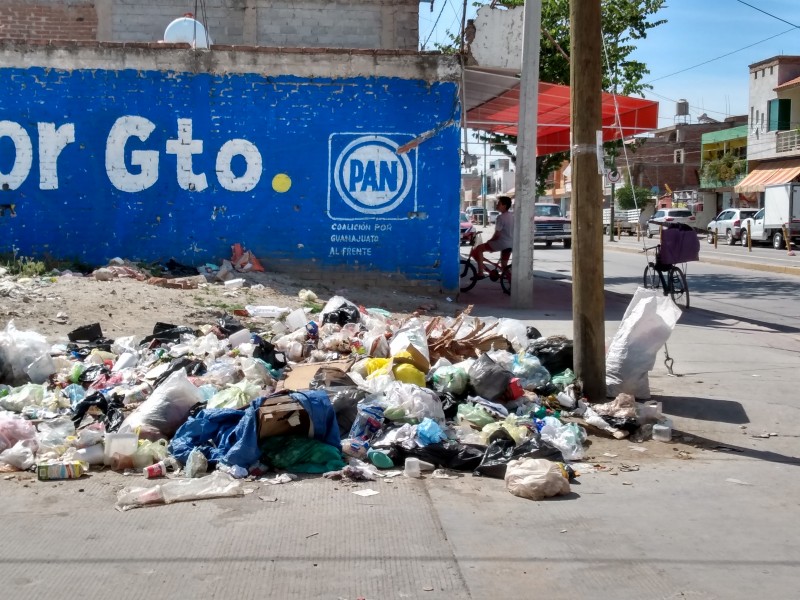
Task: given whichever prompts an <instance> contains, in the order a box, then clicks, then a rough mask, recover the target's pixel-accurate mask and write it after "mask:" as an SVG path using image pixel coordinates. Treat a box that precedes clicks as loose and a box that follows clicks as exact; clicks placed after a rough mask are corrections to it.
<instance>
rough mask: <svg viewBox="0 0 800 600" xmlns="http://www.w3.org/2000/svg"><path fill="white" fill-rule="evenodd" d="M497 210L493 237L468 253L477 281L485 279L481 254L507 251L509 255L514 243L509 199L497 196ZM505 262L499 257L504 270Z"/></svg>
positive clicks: (506, 260)
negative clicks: (475, 265) (476, 273)
mask: <svg viewBox="0 0 800 600" xmlns="http://www.w3.org/2000/svg"><path fill="white" fill-rule="evenodd" d="M497 210H499V211H500V214H499V215H498V216H497V221H496V222H495V225H494V235H493V236H492V237H491V238H489V241H487V242H484V243H483V244H479V245H478V246H475V247H474V248H473V249H472V252H470V256H471V257H472V258H474V259H475V262H476V263H477V268H478V279H484V278H486V277H487V275H486V271H485V270H484V268H483V253H484V252H502V251H503V250H508V251H509V252H508V253H505V254H510V251H511V246H512V245H513V243H514V215H512V214H511V213H510V212H509V211H510V210H511V198H509V197H508V196H498V197H497ZM507 262H508V259H507V258H506V257H505V256H502V255H501V259H500V264H501V266H502V267H503V268H505V266H506V263H507Z"/></svg>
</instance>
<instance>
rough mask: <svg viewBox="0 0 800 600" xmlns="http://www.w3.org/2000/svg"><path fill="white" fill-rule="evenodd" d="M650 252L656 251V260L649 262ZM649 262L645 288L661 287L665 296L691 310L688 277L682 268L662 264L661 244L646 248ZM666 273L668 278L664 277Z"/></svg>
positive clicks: (645, 272) (645, 269)
mask: <svg viewBox="0 0 800 600" xmlns="http://www.w3.org/2000/svg"><path fill="white" fill-rule="evenodd" d="M650 250H655V260H652V261H651V260H649V257H650V254H649V252H650ZM644 252H645V253H646V254H647V257H648V262H647V266H646V267H645V268H644V287H645V288H648V289H656V288H658V287H659V284H660V286H661V289H663V290H664V295H665V296H667V295H669V296H670V297H671V298H672V301H673V302H674V303H675V304H677V305H678V306H681V307H683V308H687V309H688V308H689V284H688V283H686V275H684V273H683V270H681V268H680V267H678V266H676V265H674V264H670V263H663V262H661V244H658V245H656V246H650V247H649V248H645V249H644ZM665 273H666V276H665V275H664V274H665Z"/></svg>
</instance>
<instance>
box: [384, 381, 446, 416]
mask: <svg viewBox="0 0 800 600" xmlns="http://www.w3.org/2000/svg"><path fill="white" fill-rule="evenodd" d="M381 404H382V405H383V407H384V408H383V415H384V417H385V418H387V419H389V420H391V421H401V422H410V423H418V422H420V421H422V419H424V418H425V417H429V418H431V419H433V420H434V421H439V422H444V410H443V409H442V402H441V400H439V396H437V395H436V392H434V391H433V390H430V389H428V388H421V387H419V386H418V385H414V384H413V383H401V382H399V381H395V382H393V383H392V384H391V385H390V386H389V387H388V389H387V390H386V398H385V399H384V400H383V401H382V402H381Z"/></svg>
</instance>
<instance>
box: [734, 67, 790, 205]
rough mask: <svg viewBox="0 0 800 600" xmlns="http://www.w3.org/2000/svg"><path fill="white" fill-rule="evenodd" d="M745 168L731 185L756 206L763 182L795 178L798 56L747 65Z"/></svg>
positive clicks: (767, 183)
mask: <svg viewBox="0 0 800 600" xmlns="http://www.w3.org/2000/svg"><path fill="white" fill-rule="evenodd" d="M749 98H750V114H749V115H748V117H749V118H748V124H747V161H748V169H749V171H748V174H747V176H746V177H745V178H744V179H742V180H741V181H740V182H739V183H738V184H736V185H735V186H734V190H735V191H736V192H737V193H738V194H740V197H741V198H744V199H747V200H749V201H750V203H751V205H753V206H761V205H762V202H763V192H764V188H765V186H767V185H770V184H777V183H789V182H791V181H797V180H798V179H800V56H774V57H772V58H768V59H766V60H762V61H760V62H757V63H753V64H752V65H750V86H749Z"/></svg>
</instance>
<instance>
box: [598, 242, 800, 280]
mask: <svg viewBox="0 0 800 600" xmlns="http://www.w3.org/2000/svg"><path fill="white" fill-rule="evenodd" d="M603 248H604V249H608V250H611V251H613V252H627V253H629V254H641V253H642V251H641V250H640V249H638V248H626V247H622V246H612V245H610V244H603ZM699 262H701V263H706V264H709V265H721V266H724V267H736V268H738V269H749V270H751V271H763V272H766V273H780V274H782V275H793V276H795V277H800V267H795V266H790V265H770V264H762V263H756V262H748V261H743V260H736V259H728V258H700V260H699Z"/></svg>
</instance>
